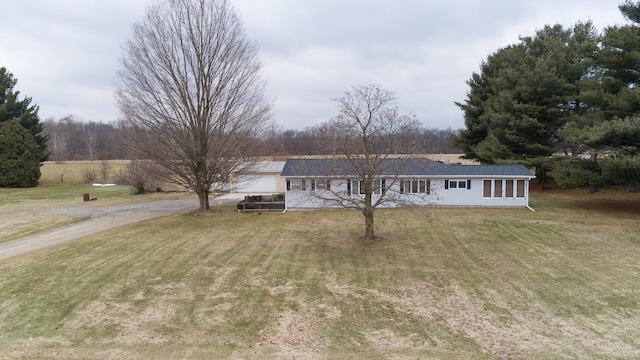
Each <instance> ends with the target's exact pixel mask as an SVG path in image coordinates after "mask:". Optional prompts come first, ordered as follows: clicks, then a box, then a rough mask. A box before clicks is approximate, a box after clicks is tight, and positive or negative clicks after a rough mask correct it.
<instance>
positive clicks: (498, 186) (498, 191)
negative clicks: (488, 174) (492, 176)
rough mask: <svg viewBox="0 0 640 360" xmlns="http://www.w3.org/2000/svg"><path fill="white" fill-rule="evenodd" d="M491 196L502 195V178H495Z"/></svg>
mask: <svg viewBox="0 0 640 360" xmlns="http://www.w3.org/2000/svg"><path fill="white" fill-rule="evenodd" d="M493 197H497V198H499V197H502V180H495V182H494V184H493Z"/></svg>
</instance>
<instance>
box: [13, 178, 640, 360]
mask: <svg viewBox="0 0 640 360" xmlns="http://www.w3.org/2000/svg"><path fill="white" fill-rule="evenodd" d="M531 205H532V207H533V208H535V209H536V210H537V211H536V212H531V211H529V210H526V209H480V208H474V209H457V208H455V209H454V208H433V209H428V210H425V209H408V210H395V211H386V210H385V211H379V212H378V213H377V214H378V215H377V221H378V224H377V225H378V229H377V233H378V235H379V236H381V240H380V241H378V242H375V243H363V242H362V241H361V240H360V238H361V235H362V232H363V228H362V220H361V218H360V217H359V216H358V214H357V213H355V212H344V211H331V212H297V213H286V214H280V213H263V214H261V215H257V214H240V213H236V212H235V211H234V210H233V208H232V207H228V208H222V209H220V211H218V212H214V213H211V214H208V215H201V216H194V215H193V214H185V215H180V216H173V217H168V218H163V219H158V220H153V221H148V222H145V223H141V224H137V225H135V226H129V227H126V228H121V229H119V230H117V231H111V232H108V233H103V234H102V235H100V236H96V237H92V238H87V239H83V240H79V241H74V242H71V243H68V244H66V245H64V246H60V247H56V248H50V249H46V250H43V251H41V252H37V253H32V254H29V255H28V256H21V257H17V258H13V259H11V260H8V261H4V262H0V358H59V359H67V358H78V359H80V358H109V359H130V358H154V359H156V358H158V359H174V358H195V359H199V358H201V359H209V358H229V359H271V358H283V359H294V358H295V359H324V358H341V359H389V358H397V359H404V358H410V359H416V358H420V359H424V358H429V359H430V358H435V359H558V358H575V359H578V358H579V359H601V358H609V359H632V358H640V261H639V259H640V221H639V220H640V194H632V193H622V192H613V191H603V192H602V193H599V194H588V193H585V192H582V191H561V190H544V191H537V194H536V196H535V197H533V198H532V200H531Z"/></svg>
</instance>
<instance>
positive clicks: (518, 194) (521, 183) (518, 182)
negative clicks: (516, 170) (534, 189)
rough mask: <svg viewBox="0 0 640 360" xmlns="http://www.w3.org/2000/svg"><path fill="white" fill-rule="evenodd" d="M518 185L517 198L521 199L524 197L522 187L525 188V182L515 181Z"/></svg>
mask: <svg viewBox="0 0 640 360" xmlns="http://www.w3.org/2000/svg"><path fill="white" fill-rule="evenodd" d="M517 184H518V190H517V195H516V196H517V197H519V198H523V197H524V186H525V182H524V180H518V181H517Z"/></svg>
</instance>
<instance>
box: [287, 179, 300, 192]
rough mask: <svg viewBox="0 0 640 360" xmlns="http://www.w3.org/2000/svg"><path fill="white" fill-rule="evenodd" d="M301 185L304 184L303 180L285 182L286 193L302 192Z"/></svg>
mask: <svg viewBox="0 0 640 360" xmlns="http://www.w3.org/2000/svg"><path fill="white" fill-rule="evenodd" d="M302 184H304V180H300V179H292V180H287V191H299V190H304V189H303V185H302Z"/></svg>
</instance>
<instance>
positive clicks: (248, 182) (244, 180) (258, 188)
mask: <svg viewBox="0 0 640 360" xmlns="http://www.w3.org/2000/svg"><path fill="white" fill-rule="evenodd" d="M277 189H278V186H277V176H276V175H241V176H239V177H238V189H237V190H236V191H237V192H241V193H258V192H266V193H275V192H276V191H277Z"/></svg>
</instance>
